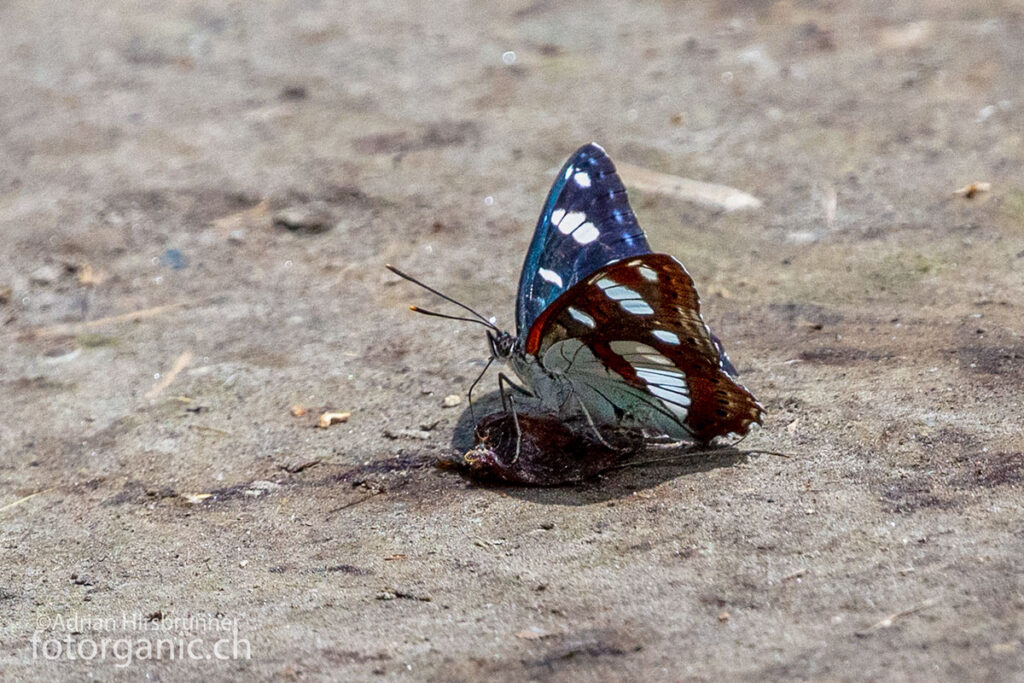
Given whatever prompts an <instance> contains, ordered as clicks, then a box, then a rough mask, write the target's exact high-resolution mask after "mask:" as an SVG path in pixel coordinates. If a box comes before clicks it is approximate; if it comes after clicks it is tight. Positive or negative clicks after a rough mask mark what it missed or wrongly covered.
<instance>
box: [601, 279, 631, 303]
mask: <svg viewBox="0 0 1024 683" xmlns="http://www.w3.org/2000/svg"><path fill="white" fill-rule="evenodd" d="M613 284H614V283H613ZM597 286H598V287H601V289H603V290H604V293H605V294H606V295H607V296H608V298H609V299H614V300H615V301H622V300H624V299H640V298H641V297H640V295H639V294H638V293H637V292H636V291H634V290H632V289H630V288H629V287H626V286H625V285H615V286H613V287H607V288H606V287H603V286H601V283H600V282H598V283H597Z"/></svg>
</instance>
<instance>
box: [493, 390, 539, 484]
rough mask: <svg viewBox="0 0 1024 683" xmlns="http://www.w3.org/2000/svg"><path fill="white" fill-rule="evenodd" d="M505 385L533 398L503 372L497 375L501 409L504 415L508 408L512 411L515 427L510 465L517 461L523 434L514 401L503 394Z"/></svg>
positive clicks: (510, 396) (511, 397) (509, 395)
mask: <svg viewBox="0 0 1024 683" xmlns="http://www.w3.org/2000/svg"><path fill="white" fill-rule="evenodd" d="M506 384H507V385H509V386H510V387H512V388H513V389H515V390H516V391H518V392H519V393H521V394H523V395H525V396H533V394H531V393H530V392H529V391H527V390H526V389H524V388H523V387H521V386H519V385H518V384H516V383H515V382H513V381H512V380H510V379H509V378H508V375H506V374H505V373H504V372H499V373H498V390H499V391H501V407H502V408H504V409H505V412H506V413H507V412H509V408H511V409H512V410H511V412H512V423H513V424H514V425H515V426H516V454H515V456H514V457H513V458H512V463H515V462H516V461H517V460H519V451H520V449H521V447H522V444H523V432H522V430H521V429H520V428H519V414H518V413H517V412H516V403H515V400H514V398H513V396H512V394H511V393H509V394H507V395H506V394H505V385H506ZM512 463H510V464H512Z"/></svg>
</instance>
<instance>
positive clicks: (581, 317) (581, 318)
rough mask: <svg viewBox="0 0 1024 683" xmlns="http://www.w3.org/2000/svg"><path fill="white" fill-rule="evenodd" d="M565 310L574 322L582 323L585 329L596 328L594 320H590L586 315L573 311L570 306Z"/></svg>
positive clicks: (576, 310) (579, 311)
mask: <svg viewBox="0 0 1024 683" xmlns="http://www.w3.org/2000/svg"><path fill="white" fill-rule="evenodd" d="M565 310H566V311H568V312H569V315H571V316H572V317H573V319H574V320H578V321H579V322H581V323H583V324H584V325H586V326H587V327H591V328H593V327H597V325H596V324H595V323H594V319H593V318H591V317H590V316H589V315H587V314H586V313H584V312H583V311H581V310H578V309H575V308H573V307H572V306H570V307H569V308H567V309H565Z"/></svg>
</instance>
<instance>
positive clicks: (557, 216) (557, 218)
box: [551, 209, 565, 225]
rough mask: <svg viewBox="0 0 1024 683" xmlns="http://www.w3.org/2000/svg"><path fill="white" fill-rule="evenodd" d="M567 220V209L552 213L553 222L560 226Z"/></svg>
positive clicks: (556, 210)
mask: <svg viewBox="0 0 1024 683" xmlns="http://www.w3.org/2000/svg"><path fill="white" fill-rule="evenodd" d="M563 218H565V209H555V210H554V211H552V212H551V222H552V223H554V224H555V225H558V224H559V223H561V222H562V219H563Z"/></svg>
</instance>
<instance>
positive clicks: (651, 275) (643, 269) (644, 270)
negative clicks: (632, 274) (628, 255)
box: [640, 266, 658, 282]
mask: <svg viewBox="0 0 1024 683" xmlns="http://www.w3.org/2000/svg"><path fill="white" fill-rule="evenodd" d="M640 274H641V275H643V276H644V279H645V280H647V281H648V282H657V281H658V274H657V273H656V272H654V270H652V269H651V268H648V267H647V266H640Z"/></svg>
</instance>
